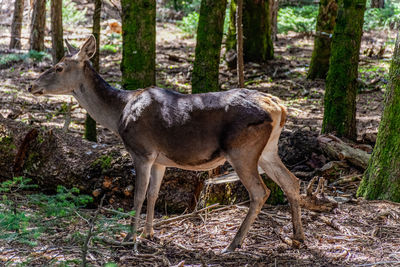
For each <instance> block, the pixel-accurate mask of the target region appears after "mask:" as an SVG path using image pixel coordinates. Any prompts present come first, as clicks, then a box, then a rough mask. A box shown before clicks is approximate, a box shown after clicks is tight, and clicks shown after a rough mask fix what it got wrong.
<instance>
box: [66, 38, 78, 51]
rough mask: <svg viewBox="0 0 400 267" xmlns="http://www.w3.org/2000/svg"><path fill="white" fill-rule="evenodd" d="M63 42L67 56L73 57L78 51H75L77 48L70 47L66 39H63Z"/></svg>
mask: <svg viewBox="0 0 400 267" xmlns="http://www.w3.org/2000/svg"><path fill="white" fill-rule="evenodd" d="M64 41H65V45H66V46H67V50H68V54H69V55H75V54H76V53H78V52H79V49H77V48H75V47H74V46H72V45H71V44H70V43H69V42H68V39H67V38H65V39H64Z"/></svg>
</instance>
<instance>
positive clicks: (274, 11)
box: [270, 0, 279, 41]
mask: <svg viewBox="0 0 400 267" xmlns="http://www.w3.org/2000/svg"><path fill="white" fill-rule="evenodd" d="M270 3H271V4H272V6H271V8H270V12H271V21H272V26H271V39H272V41H277V40H278V11H279V0H273V1H271V2H270Z"/></svg>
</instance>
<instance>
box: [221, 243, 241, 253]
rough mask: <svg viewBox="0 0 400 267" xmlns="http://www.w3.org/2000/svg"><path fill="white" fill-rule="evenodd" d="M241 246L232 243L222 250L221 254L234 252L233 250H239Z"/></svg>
mask: <svg viewBox="0 0 400 267" xmlns="http://www.w3.org/2000/svg"><path fill="white" fill-rule="evenodd" d="M240 247H241V245H240V244H235V243H234V242H232V243H231V244H230V245H229V246H227V247H226V248H224V249H223V250H222V251H221V253H222V254H225V253H231V252H234V251H235V249H237V248H240Z"/></svg>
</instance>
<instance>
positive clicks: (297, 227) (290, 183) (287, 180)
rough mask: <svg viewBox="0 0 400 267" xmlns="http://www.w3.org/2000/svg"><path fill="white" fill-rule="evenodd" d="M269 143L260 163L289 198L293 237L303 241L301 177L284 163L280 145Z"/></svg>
mask: <svg viewBox="0 0 400 267" xmlns="http://www.w3.org/2000/svg"><path fill="white" fill-rule="evenodd" d="M268 145H269V144H268ZM268 145H267V147H266V149H265V150H264V152H263V153H262V155H261V157H260V160H259V162H258V164H259V166H260V167H261V168H262V169H263V170H264V171H265V173H266V174H267V175H268V177H269V178H271V179H272V180H273V181H274V182H275V183H277V184H278V185H279V187H280V188H281V189H282V190H283V192H284V193H285V195H286V197H287V198H288V201H289V204H290V209H291V214H292V223H293V237H294V239H296V240H298V241H300V242H303V241H304V232H303V226H302V223H301V208H300V183H299V179H298V178H297V177H296V176H294V174H293V173H291V172H290V171H289V170H288V169H287V168H286V167H285V165H284V164H283V163H282V161H281V159H280V158H279V155H278V151H277V149H278V147H277V146H275V147H276V148H275V147H273V146H271V147H269V146H268Z"/></svg>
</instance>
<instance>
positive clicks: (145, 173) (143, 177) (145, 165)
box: [130, 156, 154, 251]
mask: <svg viewBox="0 0 400 267" xmlns="http://www.w3.org/2000/svg"><path fill="white" fill-rule="evenodd" d="M134 159H135V166H136V182H135V195H134V200H133V206H134V210H135V212H136V213H135V217H134V219H133V220H131V235H130V236H133V242H135V251H137V243H136V238H137V229H138V228H139V219H140V212H141V210H142V206H143V202H144V199H145V197H146V192H147V187H148V185H149V180H150V172H151V167H152V165H153V162H154V157H136V156H135V157H134Z"/></svg>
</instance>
